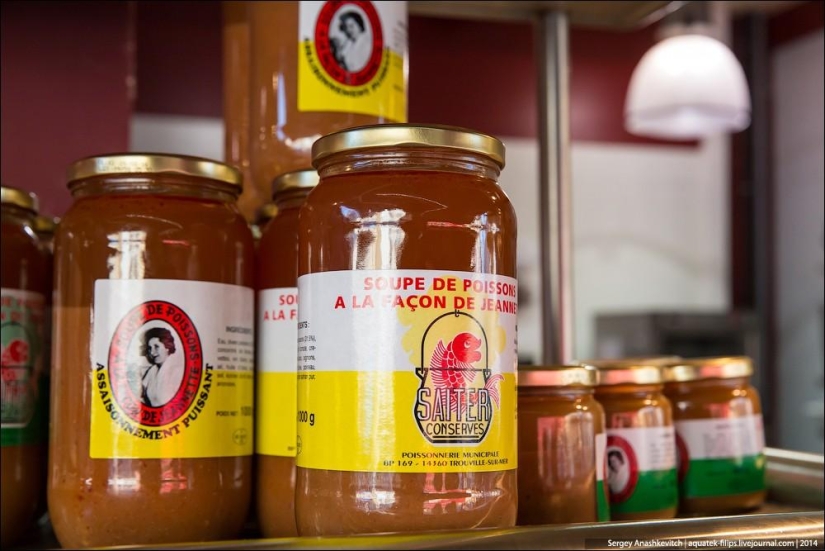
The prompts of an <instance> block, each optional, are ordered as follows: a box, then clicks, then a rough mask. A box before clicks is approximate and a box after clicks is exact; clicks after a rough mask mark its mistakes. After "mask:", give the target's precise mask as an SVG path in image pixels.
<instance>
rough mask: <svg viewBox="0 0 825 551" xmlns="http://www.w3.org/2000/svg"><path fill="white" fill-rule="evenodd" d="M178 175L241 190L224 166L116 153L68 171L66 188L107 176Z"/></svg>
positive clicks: (233, 171) (83, 161)
mask: <svg viewBox="0 0 825 551" xmlns="http://www.w3.org/2000/svg"><path fill="white" fill-rule="evenodd" d="M164 173H166V174H181V175H184V176H190V177H193V178H206V179H209V180H215V181H217V182H221V183H224V184H229V185H232V186H237V187H238V188H239V189H240V188H241V187H242V183H243V177H242V176H241V173H240V171H239V170H238V169H236V168H234V167H231V166H229V165H227V164H224V163H220V162H218V161H212V160H210V159H204V158H202V157H191V156H189V155H166V154H164V153H117V154H113V155H99V156H97V157H86V158H85V159H80V160H79V161H76V162H75V163H74V164H72V165H71V166H70V167H69V170H68V173H67V178H68V180H69V187H71V186H72V185H73V184H74V183H75V182H77V181H78V180H85V179H86V178H92V177H94V176H101V175H107V174H164Z"/></svg>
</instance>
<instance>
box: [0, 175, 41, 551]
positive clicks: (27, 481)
mask: <svg viewBox="0 0 825 551" xmlns="http://www.w3.org/2000/svg"><path fill="white" fill-rule="evenodd" d="M37 207H38V205H37V197H36V196H35V195H34V194H31V193H27V192H25V191H23V190H20V189H17V188H13V187H8V186H5V185H4V186H2V187H0V209H2V240H3V246H2V249H0V250H2V261H1V262H0V267H1V268H2V269H1V270H0V275H2V281H1V282H0V287H2V289H0V299H1V302H2V326H1V327H2V329H0V345H2V377H1V378H0V379H2V393H0V395H1V396H2V425H0V439H1V440H2V441H0V454H2V455H1V456H0V459H2V461H0V473H1V474H2V484H0V510H1V511H2V521H0V540H2V546H3V547H4V548H5V547H6V546H7V545H12V544H14V543H15V542H16V541H19V540H20V538H21V537H23V535H24V534H25V533H26V531H27V530H28V529H29V528H30V527H31V526H32V524H33V521H34V520H35V514H36V512H37V510H38V507H40V506H41V502H42V490H43V487H44V485H45V474H46V470H45V463H46V439H47V435H48V424H47V421H48V419H47V417H48V416H47V412H48V398H47V396H48V395H47V393H46V373H47V370H46V362H47V361H48V360H47V358H46V356H45V354H44V338H45V331H44V324H45V315H46V300H47V298H46V297H47V296H48V295H50V294H51V293H50V290H49V284H48V281H49V279H48V274H47V269H46V268H47V262H46V256H45V255H44V254H43V251H42V250H41V248H40V244H39V242H38V239H37V236H36V235H35V233H34V227H33V226H34V221H35V215H36V214H37Z"/></svg>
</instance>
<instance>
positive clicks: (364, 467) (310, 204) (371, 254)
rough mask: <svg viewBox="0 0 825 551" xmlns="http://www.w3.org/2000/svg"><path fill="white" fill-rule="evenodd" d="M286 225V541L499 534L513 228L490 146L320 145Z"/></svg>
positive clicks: (467, 139)
mask: <svg viewBox="0 0 825 551" xmlns="http://www.w3.org/2000/svg"><path fill="white" fill-rule="evenodd" d="M313 156H314V160H313V164H314V166H315V167H316V168H317V169H318V172H319V175H320V178H321V180H320V183H319V184H318V186H317V187H316V188H315V189H314V190H313V191H312V193H311V194H310V195H309V198H308V199H307V202H306V203H305V204H304V206H303V207H302V209H301V211H300V215H299V235H300V243H299V256H298V273H299V278H298V294H299V297H300V302H299V306H298V455H297V458H296V461H297V466H298V471H297V489H296V515H297V521H298V531H299V533H300V534H301V535H313V536H315V535H332V534H352V533H365V532H399V531H415V530H440V529H464V528H480V527H507V526H513V525H514V524H515V521H516V506H517V494H516V492H517V489H516V471H515V469H516V426H515V413H516V391H515V384H516V380H515V373H516V363H517V355H516V294H517V293H516V279H515V277H516V216H515V212H514V210H513V207H512V205H511V204H510V201H509V200H508V199H507V196H506V195H505V194H504V192H503V191H502V190H501V188H500V187H499V186H498V183H497V179H498V176H499V173H500V171H501V168H502V167H503V165H504V146H503V144H502V143H501V142H500V141H498V140H496V139H495V138H492V137H490V136H486V135H483V134H478V133H475V132H472V131H469V130H463V129H456V128H449V127H428V126H415V125H378V126H372V127H362V128H355V129H350V130H345V131H341V132H338V133H335V134H332V135H329V136H326V137H324V138H322V139H320V140H318V141H317V142H316V143H315V145H314V146H313Z"/></svg>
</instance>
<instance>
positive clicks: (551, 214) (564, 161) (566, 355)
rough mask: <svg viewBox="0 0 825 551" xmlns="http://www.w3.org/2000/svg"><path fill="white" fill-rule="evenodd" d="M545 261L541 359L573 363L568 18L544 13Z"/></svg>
mask: <svg viewBox="0 0 825 551" xmlns="http://www.w3.org/2000/svg"><path fill="white" fill-rule="evenodd" d="M537 30H538V32H537V40H536V47H537V50H536V51H537V54H538V55H537V58H538V77H539V78H538V84H539V90H538V92H539V93H538V97H539V162H540V167H539V175H540V180H539V182H540V187H539V194H540V205H541V207H540V208H541V212H540V216H539V223H540V224H541V234H540V235H541V263H542V306H543V308H542V359H543V363H544V364H555V363H566V362H569V361H571V360H572V359H573V279H572V275H573V269H572V262H571V260H572V259H571V229H572V220H571V215H572V211H571V187H570V109H569V106H570V87H569V78H568V69H569V67H568V63H569V36H568V19H567V15H566V14H565V13H563V12H561V11H551V12H547V13H543V14H540V16H539V19H538V25H537Z"/></svg>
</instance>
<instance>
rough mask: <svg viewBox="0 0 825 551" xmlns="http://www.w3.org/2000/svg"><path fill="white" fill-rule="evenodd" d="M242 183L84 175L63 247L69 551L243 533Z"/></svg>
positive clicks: (137, 161)
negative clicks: (240, 210)
mask: <svg viewBox="0 0 825 551" xmlns="http://www.w3.org/2000/svg"><path fill="white" fill-rule="evenodd" d="M240 182H241V177H240V173H239V172H238V171H237V170H235V169H234V168H231V167H229V166H227V165H224V164H221V163H217V162H214V161H210V160H207V159H200V158H195V157H181V156H170V155H144V154H122V155H109V156H103V157H93V158H87V159H83V160H81V161H78V162H76V163H75V164H74V165H73V166H72V167H71V168H70V170H69V189H70V191H71V193H72V196H73V198H74V203H73V205H72V206H71V208H70V209H69V211H68V213H67V214H66V216H65V217H64V218H63V220H62V221H61V223H60V226H59V228H58V230H57V234H56V236H55V252H56V254H55V294H54V340H53V350H54V362H53V366H52V389H53V394H52V409H51V434H50V444H51V455H50V459H49V461H50V463H49V464H50V466H49V513H50V516H51V521H52V524H53V526H54V530H55V534H56V535H57V538H58V540H59V541H60V543H61V544H62V545H63V546H64V547H70V548H78V547H103V546H115V545H126V544H163V543H173V542H188V541H205V540H215V539H226V538H232V537H235V536H237V535H238V533H239V531H240V529H241V527H242V526H243V523H244V520H245V518H246V512H247V508H248V506H249V502H250V498H251V489H252V486H251V474H252V457H251V456H252V437H253V434H252V414H253V407H252V401H253V397H254V396H253V394H254V391H253V386H254V371H253V369H254V334H253V323H254V305H253V302H254V291H253V289H252V287H253V285H254V272H253V266H252V263H253V244H252V236H251V234H250V231H249V227H248V226H247V224H246V221H245V220H244V218H243V217H242V216H241V214H240V212H239V211H238V209H237V207H236V205H235V201H236V199H237V197H238V194H239V193H240V189H241V186H240Z"/></svg>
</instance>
